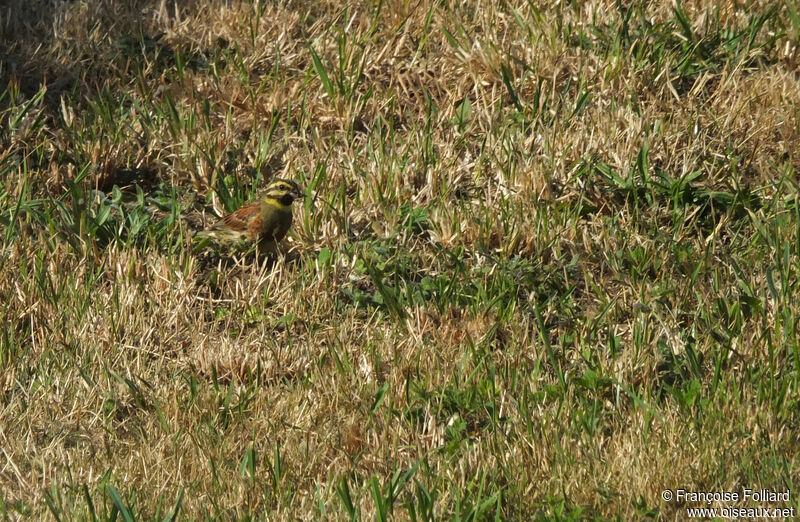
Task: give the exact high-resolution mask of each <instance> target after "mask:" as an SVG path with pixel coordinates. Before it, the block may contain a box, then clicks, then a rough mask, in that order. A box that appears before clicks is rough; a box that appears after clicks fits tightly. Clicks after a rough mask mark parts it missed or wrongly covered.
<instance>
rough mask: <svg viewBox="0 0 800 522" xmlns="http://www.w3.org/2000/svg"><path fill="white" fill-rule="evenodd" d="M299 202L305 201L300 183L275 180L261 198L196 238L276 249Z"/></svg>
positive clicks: (227, 216)
mask: <svg viewBox="0 0 800 522" xmlns="http://www.w3.org/2000/svg"><path fill="white" fill-rule="evenodd" d="M296 199H303V191H302V190H301V189H300V186H299V185H298V184H297V183H295V182H294V181H291V180H288V179H276V180H273V181H272V182H271V183H270V184H269V185H267V189H266V192H265V193H264V196H263V197H261V199H259V200H256V201H252V202H250V203H247V204H246V205H243V206H242V207H240V208H239V209H238V210H235V211H233V212H232V213H230V214H228V215H226V216H224V217H223V218H222V219H220V220H219V221H217V222H216V223H214V224H213V225H211V226H210V227H208V228H206V229H205V230H203V231H201V232H198V233H197V234H196V236H195V237H196V238H197V239H210V240H212V241H216V242H219V243H236V242H239V241H241V240H252V241H257V243H258V246H259V247H266V248H267V249H271V250H274V248H275V247H276V246H277V245H278V243H279V242H280V241H281V240H282V239H283V238H284V237H285V236H286V233H287V232H289V228H290V227H291V226H292V203H293V202H294V201H295V200H296Z"/></svg>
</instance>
